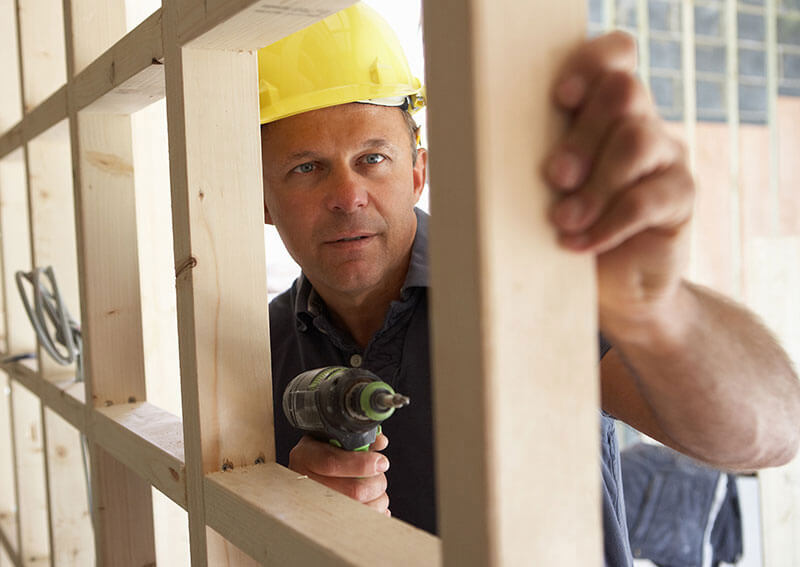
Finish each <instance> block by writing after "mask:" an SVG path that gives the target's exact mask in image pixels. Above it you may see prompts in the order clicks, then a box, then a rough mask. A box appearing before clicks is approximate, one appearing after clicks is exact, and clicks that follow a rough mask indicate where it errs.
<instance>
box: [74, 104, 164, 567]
mask: <svg viewBox="0 0 800 567" xmlns="http://www.w3.org/2000/svg"><path fill="white" fill-rule="evenodd" d="M73 119H74V120H76V122H75V123H74V126H73V139H74V140H75V139H76V138H77V144H78V148H79V149H78V150H76V151H73V158H74V159H75V158H77V162H74V163H76V168H75V174H76V193H77V195H78V199H77V200H78V203H77V210H78V223H79V227H80V228H79V232H78V234H79V262H80V268H81V269H80V272H81V299H82V302H81V303H82V325H83V327H82V328H83V336H84V351H85V353H84V363H85V377H86V382H87V384H86V394H87V396H86V398H87V400H91V402H90V403H89V406H90V407H99V406H103V405H113V404H120V403H129V402H133V401H143V400H144V399H145V380H144V359H143V349H142V323H141V305H140V298H139V272H138V254H137V249H136V219H135V203H134V185H133V161H132V153H131V131H130V117H129V116H113V115H95V114H87V113H82V114H79V115H77V116H74V117H73ZM75 129H77V133H76V132H75ZM76 153H77V154H78V155H75V154H76ZM88 417H89V416H87V418H88ZM92 452H93V459H92V472H93V474H94V476H95V482H94V483H93V487H92V488H93V502H94V510H95V512H94V521H95V524H94V525H95V543H96V549H97V557H98V561H102V562H104V564H107V565H144V564H147V563H150V562H153V561H155V548H154V541H153V538H154V534H153V517H152V506H151V499H150V487H149V485H148V484H147V482H145V481H144V480H143V479H141V478H139V477H138V476H137V475H136V474H135V473H134V472H132V471H130V470H129V469H126V468H125V467H123V466H122V465H120V464H119V463H117V462H116V461H114V460H113V459H112V458H111V457H110V456H109V455H108V454H106V453H105V452H104V451H103V450H102V449H100V448H99V447H97V446H94V447H93V448H92Z"/></svg>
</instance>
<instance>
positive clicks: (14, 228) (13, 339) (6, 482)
mask: <svg viewBox="0 0 800 567" xmlns="http://www.w3.org/2000/svg"><path fill="white" fill-rule="evenodd" d="M29 230H30V225H29V222H28V191H27V184H26V181H25V163H24V155H23V150H22V149H18V150H16V151H15V152H13V153H11V154H9V155H8V156H6V157H5V158H4V159H1V160H0V234H2V238H0V247H1V248H0V255H2V262H0V266H2V275H3V303H4V305H5V308H4V310H3V311H4V313H3V315H4V320H5V329H6V331H7V336H6V347H7V351H6V353H15V354H19V353H24V352H28V353H34V352H36V338H35V336H34V333H33V329H32V327H31V326H30V324H29V323H28V320H27V316H26V315H25V310H24V309H23V307H22V302H21V301H19V298H18V292H17V287H16V282H15V280H14V273H15V272H16V271H17V270H19V269H23V270H27V269H28V268H29V267H30V265H31V250H30V236H29ZM2 376H3V381H2V383H1V384H0V387H2V388H3V391H4V394H6V393H7V394H8V395H3V396H2V399H1V400H0V403H2V405H3V407H2V414H3V416H4V420H3V422H2V423H0V426H2V432H0V435H2V436H3V445H4V447H5V450H4V453H3V455H0V459H2V458H4V457H5V458H7V461H6V466H5V467H4V471H3V472H4V475H3V482H2V484H1V485H0V490H1V489H5V490H4V492H3V497H2V504H0V506H2V509H0V527H2V529H3V536H4V538H5V539H6V540H7V541H8V542H9V543H10V544H13V546H14V551H15V552H17V553H18V552H19V541H20V530H19V528H20V521H21V519H20V517H19V513H18V511H19V508H20V499H19V490H18V483H17V481H16V471H17V457H16V451H15V450H14V425H13V420H12V417H13V411H12V404H11V398H10V397H9V396H10V393H11V390H10V384H9V381H8V379H7V377H6V376H5V374H3V375H2Z"/></svg>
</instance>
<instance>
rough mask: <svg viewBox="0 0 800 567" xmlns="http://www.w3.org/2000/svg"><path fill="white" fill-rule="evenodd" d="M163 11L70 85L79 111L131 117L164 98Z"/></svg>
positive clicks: (133, 32) (151, 17)
mask: <svg viewBox="0 0 800 567" xmlns="http://www.w3.org/2000/svg"><path fill="white" fill-rule="evenodd" d="M163 60H164V48H163V45H162V42H161V10H160V9H159V10H156V11H155V12H153V14H152V15H151V16H150V17H148V18H147V19H146V20H144V21H143V22H142V23H141V24H139V25H138V26H136V27H135V28H134V29H133V30H131V32H130V33H128V34H126V35H125V36H124V37H123V38H122V39H120V40H119V41H118V42H117V43H115V44H114V45H113V46H111V48H109V49H108V50H107V51H106V52H105V53H103V54H102V55H101V56H100V57H98V58H97V59H95V60H94V61H93V62H92V63H91V64H90V65H89V66H88V67H86V69H84V70H83V71H81V72H80V73H79V74H78V76H77V77H75V79H74V80H73V81H72V82H71V83H70V88H71V89H72V95H73V101H74V102H73V103H74V104H75V106H76V108H77V109H78V110H81V109H83V108H86V109H87V110H92V111H98V112H114V113H119V114H129V113H131V112H135V111H137V110H139V109H141V108H143V107H145V106H147V105H148V104H150V103H153V102H155V101H156V100H159V99H160V98H162V97H163V96H164V69H163V65H162V63H163Z"/></svg>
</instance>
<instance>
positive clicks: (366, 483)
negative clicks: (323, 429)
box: [289, 434, 392, 516]
mask: <svg viewBox="0 0 800 567" xmlns="http://www.w3.org/2000/svg"><path fill="white" fill-rule="evenodd" d="M388 445H389V439H388V438H387V437H386V436H385V435H382V434H381V435H378V437H377V438H376V439H375V442H374V443H373V444H372V445H370V450H369V451H345V450H343V449H338V448H336V447H334V446H333V445H331V444H329V443H323V442H321V441H316V440H315V439H312V438H311V437H308V436H305V437H303V438H302V439H300V441H299V442H298V443H297V445H295V447H294V449H292V451H291V452H290V453H289V468H290V469H292V470H293V471H295V472H298V473H300V474H304V475H307V476H308V477H309V478H311V479H313V480H316V481H317V482H321V483H322V484H324V485H325V486H327V487H328V488H331V489H333V490H335V491H337V492H341V493H342V494H344V495H345V496H349V497H350V498H353V499H354V500H358V501H359V502H362V503H364V504H366V505H367V506H369V507H371V508H374V509H376V510H378V511H379V512H383V513H384V514H386V515H387V516H391V515H392V514H391V512H390V511H389V496H388V495H387V494H386V475H385V474H383V473H384V472H386V471H387V470H388V469H389V459H387V458H386V457H385V456H384V455H381V454H380V453H378V452H377V451H382V450H384V449H385V448H386V447H387V446H388Z"/></svg>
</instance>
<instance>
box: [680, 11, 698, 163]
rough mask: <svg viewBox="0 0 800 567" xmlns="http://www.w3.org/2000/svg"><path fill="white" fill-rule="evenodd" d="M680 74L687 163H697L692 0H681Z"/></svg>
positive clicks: (695, 78) (695, 79)
mask: <svg viewBox="0 0 800 567" xmlns="http://www.w3.org/2000/svg"><path fill="white" fill-rule="evenodd" d="M680 6H681V75H682V77H681V78H682V84H683V126H684V136H685V137H686V146H687V147H688V149H689V164H690V166H691V168H692V172H694V170H695V167H696V165H697V86H696V84H695V83H696V81H697V77H696V74H695V42H694V2H693V1H692V0H681V4H680Z"/></svg>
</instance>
